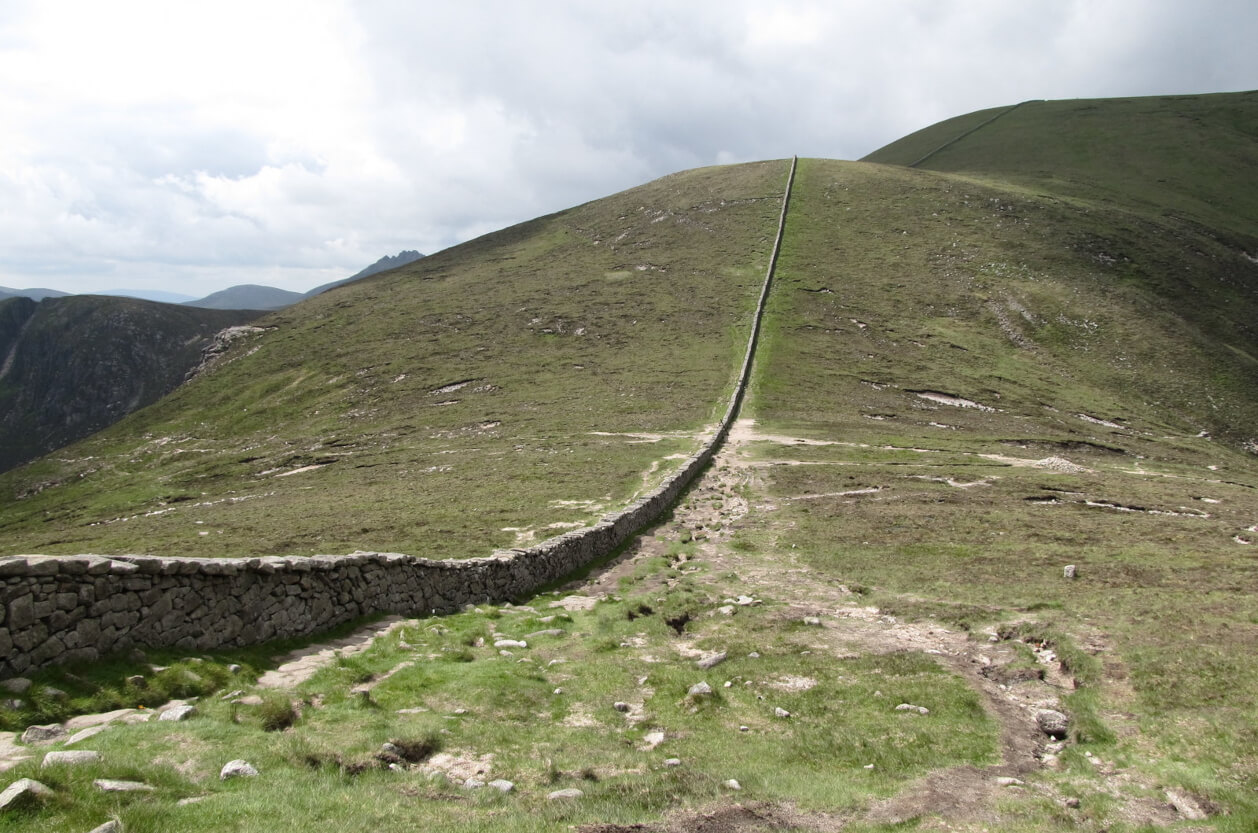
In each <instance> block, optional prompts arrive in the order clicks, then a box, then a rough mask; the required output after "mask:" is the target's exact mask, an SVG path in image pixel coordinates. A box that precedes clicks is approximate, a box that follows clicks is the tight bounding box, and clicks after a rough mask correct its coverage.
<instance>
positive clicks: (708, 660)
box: [695, 651, 729, 671]
mask: <svg viewBox="0 0 1258 833" xmlns="http://www.w3.org/2000/svg"><path fill="white" fill-rule="evenodd" d="M728 656H729V655H728V654H727V653H726V652H725V651H719V652H717V653H715V654H712V655H711V656H706V657H704V658H703V659H701V660H699V661H698V662H696V663H695V665H697V666H699V667H700V668H702V669H703V670H705V671H706V670H708V669H709V668H715V667H716V666H718V665H720V664H721V663H723V662H725V660H726V658H727V657H728Z"/></svg>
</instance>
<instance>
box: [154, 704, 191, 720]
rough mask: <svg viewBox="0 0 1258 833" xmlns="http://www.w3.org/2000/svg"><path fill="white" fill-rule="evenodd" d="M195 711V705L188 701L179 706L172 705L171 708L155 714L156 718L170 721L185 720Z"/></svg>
mask: <svg viewBox="0 0 1258 833" xmlns="http://www.w3.org/2000/svg"><path fill="white" fill-rule="evenodd" d="M196 713H197V707H196V706H194V705H192V704H190V703H184V704H183V705H181V706H172V707H171V708H169V709H166V711H164V712H162V713H161V714H159V715H158V716H157V719H158V720H171V721H178V720H187V719H188V718H189V717H192V716H193V715H194V714H196Z"/></svg>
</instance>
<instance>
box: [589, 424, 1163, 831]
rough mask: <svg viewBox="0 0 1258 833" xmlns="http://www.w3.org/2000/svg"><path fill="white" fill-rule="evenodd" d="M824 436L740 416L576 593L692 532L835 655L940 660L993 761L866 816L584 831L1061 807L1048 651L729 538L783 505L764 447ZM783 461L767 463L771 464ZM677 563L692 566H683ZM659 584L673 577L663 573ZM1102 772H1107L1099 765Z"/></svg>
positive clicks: (699, 819)
mask: <svg viewBox="0 0 1258 833" xmlns="http://www.w3.org/2000/svg"><path fill="white" fill-rule="evenodd" d="M753 442H754V443H760V446H759V447H758V449H757V452H758V458H759V459H758V460H757V461H756V462H753V461H751V460H750V459H749V446H750V444H751V443H753ZM825 442H826V441H817V440H808V439H804V438H795V437H786V436H781V435H763V434H759V433H757V432H756V429H755V424H754V422H753V421H752V420H746V419H744V420H739V421H738V422H737V424H736V425H735V426H734V428H733V430H731V432H730V434H729V439H728V441H727V442H726V444H725V446H724V447H723V448H722V449H721V451H720V452H719V453H718V455H717V457H716V459H715V460H714V462H713V465H712V467H711V468H710V469H709V470H708V471H707V472H706V473H705V474H704V476H703V477H702V478H701V479H700V481H699V482H698V483H697V484H696V485H695V487H694V488H693V489H692V490H691V491H690V493H689V494H688V495H687V496H686V498H685V499H683V501H682V502H681V504H680V505H679V506H678V507H677V508H676V509H675V510H674V512H673V516H672V520H671V521H670V522H669V523H666V524H662V525H661V526H659V527H657V528H656V529H655V530H653V531H652V533H651V534H649V535H644V536H640V537H639V538H638V539H637V540H636V541H635V542H634V543H633V544H631V545H630V546H629V547H627V548H626V551H625V552H624V554H623V555H622V556H621V557H620V558H618V559H617V560H616V561H614V562H611V563H609V564H606V565H603V567H602V568H601V569H600V570H598V571H596V572H595V573H593V574H591V575H590V576H589V577H587V579H586V583H585V585H584V587H581V588H579V589H577V588H574V592H579V593H582V594H586V595H589V596H598V595H602V594H606V593H611V592H614V591H615V589H616V586H617V583H618V582H619V580H620V578H621V577H623V576H629V575H632V574H633V573H634V571H635V569H636V566H637V563H638V562H639V560H640V559H642V558H644V557H650V556H653V555H660V554H664V553H665V552H667V551H668V548H669V546H670V544H671V543H672V542H674V541H677V540H685V538H686V536H690V537H691V538H693V540H696V541H697V542H698V548H697V549H698V554H697V555H696V556H695V558H696V559H697V560H702V561H704V562H705V563H706V564H707V565H709V567H710V568H711V569H710V570H709V575H727V574H733V575H736V576H737V583H736V584H731V586H730V587H729V588H727V591H728V592H729V594H730V595H731V596H739V595H745V596H747V597H759V596H761V595H763V596H764V597H766V598H771V599H774V600H775V601H778V602H785V603H786V605H787V608H786V612H785V613H784V614H783V616H784V618H787V619H793V620H795V621H801V620H806V621H809V622H812V623H815V624H817V625H818V627H817V629H816V632H815V640H816V642H815V644H816V650H825V651H829V652H831V653H833V654H834V655H835V656H838V657H850V656H854V655H866V654H881V653H891V652H895V651H905V650H911V651H920V652H924V653H928V654H930V655H932V656H934V657H936V659H937V660H938V661H939V662H940V663H941V664H943V665H944V666H946V667H947V668H948V669H949V670H950V671H952V672H953V673H955V674H957V675H959V676H960V677H961V678H963V679H964V680H965V681H966V682H967V683H968V684H969V685H970V686H971V687H972V688H973V689H974V690H975V691H977V692H978V693H979V694H980V695H981V696H982V700H983V703H984V706H985V708H986V710H987V713H988V714H989V715H990V717H991V718H992V719H993V720H994V721H996V723H997V724H998V725H999V727H1000V760H999V762H998V763H996V764H994V765H992V766H987V767H974V766H962V767H951V768H947V769H943V770H940V771H937V772H934V773H932V774H930V775H928V776H926V777H924V778H922V779H919V780H918V781H916V782H913V783H911V784H909V785H908V786H907V787H906V788H905V789H904V790H903V791H901V792H900V793H899V794H898V795H895V796H892V797H890V798H888V799H886V800H883V801H880V802H877V803H875V804H874V805H873V806H871V807H869V808H867V810H866V811H865V813H864V814H863V816H862V817H860V818H859V819H856V818H847V817H842V816H836V815H826V814H816V813H804V812H800V811H798V810H795V809H792V808H788V807H783V806H777V805H773V806H769V805H748V806H743V805H734V806H732V807H721V808H718V809H715V810H713V811H712V812H710V813H703V814H678V815H676V816H673V817H670V818H669V819H667V820H665V821H663V822H661V823H660V824H658V825H654V826H652V825H646V826H642V825H637V826H629V827H617V826H614V825H613V826H595V827H586V828H581V829H582V830H587V831H590V832H591V833H594V831H607V832H608V833H611V831H621V830H642V831H661V833H669V832H670V831H692V830H705V831H706V830H712V831H724V830H731V831H732V830H840V829H842V828H843V826H844V824H845V823H847V822H848V821H854V820H860V821H863V822H865V823H882V824H900V823H910V822H912V821H913V820H918V821H919V822H922V823H926V824H928V825H930V826H934V825H936V824H943V825H945V826H948V825H959V826H962V827H969V826H971V825H973V826H974V827H975V829H979V828H982V827H986V826H988V825H990V824H993V823H998V821H999V813H998V812H997V809H996V804H997V801H998V799H1000V798H1005V797H1011V795H1012V794H1014V793H1022V794H1028V795H1029V794H1036V795H1039V796H1040V797H1041V798H1046V799H1048V800H1051V801H1054V802H1058V803H1061V801H1062V797H1061V796H1059V795H1056V794H1054V793H1053V792H1052V787H1051V786H1048V785H1047V784H1046V783H1045V782H1043V781H1042V780H1036V779H1033V778H1030V777H1028V776H1031V775H1033V774H1034V773H1035V772H1036V771H1038V770H1040V769H1042V768H1045V767H1055V766H1056V765H1057V757H1058V754H1059V753H1060V752H1061V751H1062V749H1063V747H1064V745H1065V741H1055V740H1053V739H1052V738H1049V737H1048V736H1046V735H1045V734H1044V733H1043V732H1042V731H1041V730H1040V729H1039V727H1038V725H1037V723H1036V713H1037V712H1038V711H1040V710H1041V709H1056V708H1058V705H1059V697H1060V696H1061V695H1064V694H1065V693H1066V692H1067V691H1069V690H1071V689H1072V688H1073V680H1072V679H1071V678H1069V677H1068V676H1067V675H1065V674H1064V673H1062V671H1061V668H1060V665H1059V663H1058V662H1057V660H1056V657H1054V656H1053V655H1052V653H1051V652H1046V651H1039V652H1038V653H1036V654H1035V656H1036V660H1037V664H1036V665H1034V666H1033V667H1028V666H1027V662H1026V659H1025V657H1026V655H1027V653H1028V652H1027V650H1026V647H1025V646H1016V647H1015V646H1014V645H1012V644H1010V643H1008V642H1005V641H1002V640H1001V639H999V638H998V637H997V636H996V634H995V633H994V632H993V633H989V634H977V635H971V634H967V633H962V632H955V631H952V630H950V629H948V628H945V627H942V626H940V625H937V624H932V623H929V622H903V621H899V620H898V619H897V618H896V617H893V616H888V615H885V614H883V613H882V612H881V611H879V610H878V609H877V608H874V607H871V606H869V605H867V604H866V603H865V601H864V599H863V598H862V597H861V596H860V595H858V594H856V593H853V592H852V591H851V590H849V588H847V587H846V586H844V585H843V584H841V583H840V582H839V581H838V580H836V579H835V578H833V577H831V576H827V575H824V574H819V573H817V572H815V571H813V570H812V569H810V568H809V567H808V566H806V565H803V564H801V563H799V562H798V561H797V560H796V559H795V558H794V557H793V555H792V554H791V553H790V552H789V551H777V552H756V553H746V552H740V551H738V550H735V549H733V548H731V547H729V546H727V541H728V538H729V536H730V535H731V534H732V532H733V528H734V526H735V525H736V524H737V522H738V521H739V520H740V519H742V518H743V517H745V516H746V515H747V514H748V513H750V512H756V513H763V512H769V513H771V512H773V511H774V510H775V508H776V507H775V506H774V505H773V504H772V503H770V502H766V501H760V502H756V503H754V504H753V503H751V502H749V500H748V498H747V496H748V495H755V494H756V491H757V490H756V486H757V485H758V483H759V481H760V478H761V477H762V473H763V471H764V470H765V468H766V461H765V459H764V443H776V444H779V445H783V446H786V447H788V448H789V447H790V446H792V445H811V444H818V443H825ZM787 462H789V460H781V461H776V460H769V461H768V464H769V465H773V464H775V463H787ZM1030 464H1031V465H1035V464H1036V463H1035V462H1031V463H1030ZM958 485H959V486H960V485H962V484H958ZM964 485H966V486H969V485H981V484H964ZM746 487H750V488H746ZM753 500H756V499H755V498H753ZM674 566H677V567H679V568H680V569H682V570H684V569H685V567H684V563H683V564H674ZM656 580H657V581H659V582H661V583H667V582H668V581H669V579H667V578H666V577H664V576H661V577H660V578H659V579H656ZM1030 647H1032V648H1034V647H1035V646H1030ZM1019 660H1021V661H1019ZM808 682H809V681H807V680H806V679H804V678H799V679H791V680H781V681H779V683H778V684H780V685H782V686H792V687H793V686H797V685H798V686H800V687H804V686H806V685H807V684H808ZM1099 771H1101V772H1102V773H1104V769H1103V768H1101V769H1100V770H1099ZM1125 777H1127V776H1126V775H1125V774H1123V773H1117V774H1115V778H1125ZM1113 786H1114V789H1112V791H1111V792H1112V794H1113V795H1115V796H1116V797H1118V796H1120V795H1130V794H1131V791H1130V790H1121V791H1120V790H1119V789H1118V788H1117V787H1118V784H1117V783H1115V784H1114V785H1113ZM1154 804H1156V802H1154ZM1127 809H1129V810H1130V811H1131V812H1130V813H1127V812H1123V813H1122V815H1127V816H1130V817H1132V818H1140V819H1142V820H1148V821H1152V822H1154V823H1164V822H1165V821H1166V820H1167V818H1166V816H1167V814H1166V813H1165V812H1161V811H1162V810H1163V809H1166V810H1169V809H1170V808H1169V806H1167V807H1166V808H1162V807H1161V806H1150V807H1135V806H1132V807H1130V808H1127ZM1173 815H1174V813H1173V811H1171V816H1173ZM1171 820H1173V818H1172V819H1171Z"/></svg>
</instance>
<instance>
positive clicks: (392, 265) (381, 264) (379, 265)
mask: <svg viewBox="0 0 1258 833" xmlns="http://www.w3.org/2000/svg"><path fill="white" fill-rule="evenodd" d="M421 257H424V255H423V254H422V253H420V252H417V251H415V250H414V249H403V250H402V251H400V252H398V253H397V254H395V255H385V256H384V257H382V258H380V259H379V260H377V261H376V262H375V263H373V264H371V265H370V266H368V267H367V268H366V269H363V270H362V271H360V272H356V273H354V274H353V275H350V276H349V277H348V278H342V279H341V280H339V281H332V283H325V284H323V285H322V286H316V287H315V288H314V289H312V290H310V291H309V292H307V293H306V297H307V298H310V297H313V296H315V295H318V294H320V293H321V292H327V291H328V290H329V289H332V288H333V287H337V286H340V285H341V284H346V283H350V282H352V281H356V280H361V279H362V278H367V277H370V276H372V275H377V274H379V273H381V272H387V271H389V270H390V269H397V268H398V267H399V266H405V265H406V264H408V263H414V262H415V261H417V260H419V259H420V258H421Z"/></svg>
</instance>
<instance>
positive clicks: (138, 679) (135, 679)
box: [127, 674, 149, 689]
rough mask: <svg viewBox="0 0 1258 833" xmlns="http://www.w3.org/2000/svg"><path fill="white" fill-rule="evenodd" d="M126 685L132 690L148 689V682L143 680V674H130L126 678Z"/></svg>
mask: <svg viewBox="0 0 1258 833" xmlns="http://www.w3.org/2000/svg"><path fill="white" fill-rule="evenodd" d="M127 685H129V686H132V687H133V688H139V689H145V688H148V687H149V681H148V680H147V679H145V677H144V675H143V674H132V675H131V676H130V677H127Z"/></svg>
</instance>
